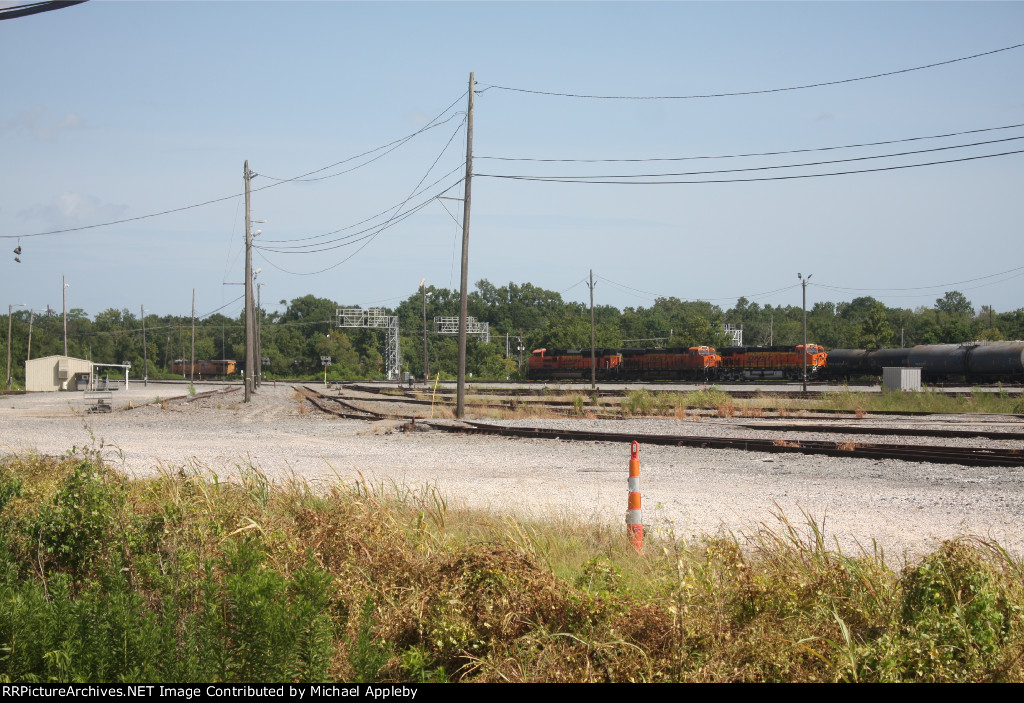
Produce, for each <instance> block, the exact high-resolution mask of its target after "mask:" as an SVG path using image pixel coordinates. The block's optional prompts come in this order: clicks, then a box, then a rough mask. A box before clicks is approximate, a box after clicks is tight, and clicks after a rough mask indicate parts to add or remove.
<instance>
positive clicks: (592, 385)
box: [589, 269, 597, 392]
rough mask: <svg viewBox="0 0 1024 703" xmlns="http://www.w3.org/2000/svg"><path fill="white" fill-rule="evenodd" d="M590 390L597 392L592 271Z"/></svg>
mask: <svg viewBox="0 0 1024 703" xmlns="http://www.w3.org/2000/svg"><path fill="white" fill-rule="evenodd" d="M589 285H590V390H592V391H595V392H596V391H597V366H596V358H597V350H596V349H595V348H594V347H595V345H594V339H595V334H594V269H590V283H589Z"/></svg>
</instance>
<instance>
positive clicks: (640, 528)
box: [626, 442, 644, 552]
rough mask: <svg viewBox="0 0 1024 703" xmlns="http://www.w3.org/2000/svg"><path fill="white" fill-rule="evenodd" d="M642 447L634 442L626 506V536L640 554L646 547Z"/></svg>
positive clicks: (630, 457) (630, 460) (630, 458)
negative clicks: (642, 498) (641, 494)
mask: <svg viewBox="0 0 1024 703" xmlns="http://www.w3.org/2000/svg"><path fill="white" fill-rule="evenodd" d="M639 454H640V445H639V444H638V443H637V442H633V444H632V446H631V452H630V456H629V501H628V503H627V506H626V535H627V536H628V537H629V541H630V542H632V543H633V547H634V548H635V549H636V550H637V551H638V552H639V551H640V550H641V549H643V546H644V523H643V511H642V510H641V509H640V457H639Z"/></svg>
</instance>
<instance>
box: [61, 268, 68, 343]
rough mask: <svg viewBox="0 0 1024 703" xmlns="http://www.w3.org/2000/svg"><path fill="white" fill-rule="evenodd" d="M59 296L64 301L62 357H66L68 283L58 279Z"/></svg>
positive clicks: (62, 278)
mask: <svg viewBox="0 0 1024 703" xmlns="http://www.w3.org/2000/svg"><path fill="white" fill-rule="evenodd" d="M60 287H61V292H60V294H61V296H62V298H63V301H64V356H67V355H68V282H67V281H66V280H65V279H64V276H61V277H60Z"/></svg>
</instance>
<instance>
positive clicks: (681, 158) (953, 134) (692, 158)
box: [473, 123, 1024, 163]
mask: <svg viewBox="0 0 1024 703" xmlns="http://www.w3.org/2000/svg"><path fill="white" fill-rule="evenodd" d="M1017 127H1024V123H1020V124H1011V125H1006V126H1004V127H985V128H983V129H969V130H965V131H963V132H950V133H948V134H934V135H930V136H926V137H907V138H905V139H889V140H886V141H882V142H865V143H863V144H844V145H841V146H824V147H816V148H812V149H788V150H786V151H761V152H752V153H749V154H722V155H719V156H666V157H654V158H645V159H536V158H518V157H510V156H474V157H473V158H474V159H490V160H492V161H531V162H537V163H645V162H652V161H696V160H700V159H740V158H747V157H751V156H781V155H785V154H805V153H809V152H815V151H835V150H837V149H859V148H862V147H868V146H884V145H886V144H900V143H903V142H914V141H921V140H924V139H944V138H947V137H959V136H963V135H965V134H978V133H980V132H992V131H996V130H1001V129H1015V128H1017Z"/></svg>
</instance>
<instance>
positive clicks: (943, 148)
mask: <svg viewBox="0 0 1024 703" xmlns="http://www.w3.org/2000/svg"><path fill="white" fill-rule="evenodd" d="M1018 139H1024V136H1019V137H1006V138H1005V139H992V140H990V141H984V142H973V143H971V144H954V145H951V146H939V147H933V148H931V149H916V150H913V151H903V152H897V153H894V154H876V155H873V156H855V157H851V158H848V159H831V160H827V161H808V162H805V163H801V164H780V165H775V166H751V167H748V168H730V169H719V170H713V171H686V172H682V173H637V174H613V175H602V176H534V177H533V178H535V179H536V180H559V179H564V178H570V179H574V180H575V179H579V180H581V181H583V180H590V179H599V178H664V177H668V176H703V175H707V174H712V173H740V172H745V171H770V170H774V169H780V168H803V167H806V166H824V165H827V164H841V163H850V162H852V161H868V160H871V159H890V158H894V157H897V156H910V155H913V154H926V153H930V152H933V151H949V150H950V149H965V148H967V147H972V146H983V145H986V144H998V143H1000V142H1012V141H1016V140H1018ZM480 175H485V174H480Z"/></svg>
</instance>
